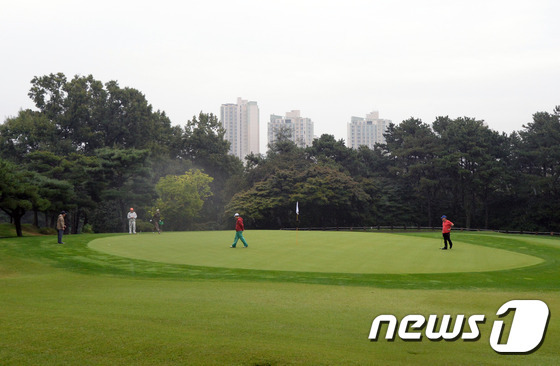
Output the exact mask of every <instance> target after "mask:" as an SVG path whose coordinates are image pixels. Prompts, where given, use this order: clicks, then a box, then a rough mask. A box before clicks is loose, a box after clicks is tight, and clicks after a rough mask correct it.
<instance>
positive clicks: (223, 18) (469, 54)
mask: <svg viewBox="0 0 560 366" xmlns="http://www.w3.org/2000/svg"><path fill="white" fill-rule="evenodd" d="M0 4H1V7H0V47H1V50H2V52H1V56H0V65H1V72H2V80H1V82H0V118H1V119H2V120H1V121H4V120H5V118H7V117H13V116H16V115H17V113H18V111H19V110H20V109H25V108H34V106H33V104H32V102H31V100H30V99H29V97H28V96H27V93H28V91H29V88H30V86H31V84H30V81H31V79H32V78H33V77H34V76H42V75H48V74H50V73H57V72H62V73H64V74H66V76H67V77H68V78H69V79H71V78H72V77H73V76H74V75H82V76H87V75H89V74H91V75H93V76H94V78H95V79H97V80H100V81H102V82H104V83H105V82H108V81H110V80H116V81H118V82H119V85H120V86H121V87H132V88H135V89H138V90H139V91H141V92H142V93H143V94H144V95H145V96H146V98H147V100H148V102H149V103H150V104H151V105H152V106H153V108H154V110H162V111H165V112H166V113H167V115H168V116H169V117H170V118H171V121H172V124H173V125H179V124H180V125H183V124H184V123H185V122H186V121H187V120H189V119H191V118H192V116H193V115H195V114H198V113H199V112H200V111H203V112H205V113H214V114H216V115H218V117H219V112H220V105H221V104H224V103H235V102H236V100H237V97H242V98H243V99H248V100H251V101H256V102H257V103H258V105H259V108H260V126H261V149H264V148H265V146H266V143H267V141H266V130H267V123H268V121H269V118H270V115H271V114H281V115H283V114H284V113H285V112H287V111H291V110H293V109H299V110H301V114H302V116H303V117H308V118H311V119H312V120H313V121H314V122H315V134H316V135H317V136H320V135H321V134H323V133H329V134H333V135H335V137H336V138H337V139H344V140H346V124H347V123H348V122H349V121H350V117H351V116H359V117H365V115H366V114H367V113H369V112H371V111H373V110H377V111H379V116H380V118H385V119H390V120H392V121H393V122H395V123H400V122H401V121H402V120H405V119H407V118H409V117H415V118H420V119H422V121H423V122H426V123H430V124H431V123H432V122H433V121H434V119H435V117H437V116H445V115H448V116H449V117H451V118H456V117H462V116H467V117H474V118H477V119H482V120H484V121H486V123H487V124H488V126H489V127H490V128H492V129H494V130H497V131H504V132H508V133H509V132H511V131H514V130H520V129H521V128H522V125H523V124H526V123H528V122H531V120H532V115H533V113H535V112H539V111H547V112H551V111H552V109H553V108H554V106H556V105H560V21H559V20H558V19H559V18H558V15H559V14H560V1H557V0H549V1H546V0H529V1H518V0H483V1H480V0H467V1H452V0H431V1H422V0H400V1H399V0H377V1H375V0H340V1H329V0H317V1H315V0H313V1H310V0H293V1H292V0H286V1H273V0H272V1H267V0H235V1H232V0H201V1H198V0H196V1H192V0H186V1H169V0H160V1H144V0H135V1H119V0H111V1H107V0H97V1H80V0H48V1H45V0H18V1H12V0H0ZM261 152H264V151H261Z"/></svg>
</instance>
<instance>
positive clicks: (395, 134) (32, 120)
mask: <svg viewBox="0 0 560 366" xmlns="http://www.w3.org/2000/svg"><path fill="white" fill-rule="evenodd" d="M31 84H32V86H31V89H30V92H29V97H30V98H31V99H32V100H33V102H34V103H35V106H36V107H37V110H21V111H19V113H18V115H17V116H16V117H12V118H7V119H6V120H5V121H4V123H3V124H2V125H0V209H1V210H2V211H3V212H4V213H5V214H7V215H8V216H9V217H10V219H11V220H12V222H14V223H15V224H16V228H21V221H22V220H23V219H24V218H25V217H30V213H31V217H32V221H33V224H35V225H36V226H46V227H53V226H54V221H55V219H56V216H57V214H58V212H60V210H62V209H64V210H67V211H69V212H70V215H68V217H69V227H70V228H71V230H72V232H74V233H78V232H80V231H81V228H82V227H84V226H85V225H87V227H88V228H89V227H90V226H91V227H93V230H94V231H96V232H112V231H124V230H125V229H126V213H127V212H128V210H129V208H130V207H134V208H135V210H136V211H137V213H138V217H139V220H140V224H142V223H147V222H148V221H149V219H151V217H152V214H153V213H154V212H155V209H156V208H159V209H160V210H161V214H162V217H163V218H165V222H166V224H165V228H166V229H168V230H185V229H221V228H229V227H231V225H232V224H233V220H232V219H231V216H232V214H233V213H234V212H239V213H241V214H242V215H243V216H244V218H245V221H246V225H247V227H253V228H280V227H294V226H298V225H299V226H307V227H310V226H314V227H328V226H335V227H340V226H376V225H407V226H437V225H439V216H441V215H442V214H447V215H448V216H450V217H451V218H452V220H453V221H454V222H455V223H456V225H458V226H462V227H469V228H470V227H479V228H496V229H497V228H501V229H516V230H541V231H543V230H544V231H560V183H559V178H560V107H556V108H555V109H554V111H553V112H552V113H547V112H538V113H535V114H534V115H533V118H532V121H530V122H528V123H527V124H526V125H524V126H523V129H522V130H521V131H517V132H514V133H512V134H510V135H507V134H505V133H498V132H496V131H493V130H491V129H490V128H489V127H488V126H487V125H486V124H485V123H484V122H483V121H481V120H477V119H474V118H467V117H464V118H456V119H451V118H449V117H438V118H436V119H435V121H434V122H433V123H432V124H428V123H424V122H422V121H421V120H418V119H415V118H410V119H408V120H405V121H402V122H401V123H399V124H391V125H390V126H389V128H388V130H387V132H386V134H385V138H386V143H384V144H380V145H377V146H376V148H375V149H369V148H367V147H360V148H359V149H357V150H354V149H349V148H347V147H346V146H345V144H344V141H343V140H336V139H335V138H334V136H332V135H323V136H321V137H319V138H317V139H315V140H314V142H313V145H312V146H309V147H307V148H301V147H298V146H296V145H295V144H294V143H292V142H291V141H290V140H289V139H288V137H287V136H280V138H279V139H278V141H277V142H276V143H275V144H273V145H271V146H269V149H268V151H267V153H266V154H265V155H254V154H251V155H249V156H247V158H246V161H245V165H244V164H243V162H241V161H240V160H239V159H237V158H235V157H233V156H231V155H228V153H227V152H228V149H229V143H228V142H227V141H225V140H224V132H225V131H224V130H223V128H222V126H221V124H220V122H219V121H218V119H217V118H216V116H214V115H212V114H205V113H202V112H201V113H200V115H199V116H194V117H193V118H192V120H189V121H187V122H186V123H185V127H180V126H172V125H171V121H170V120H169V118H168V117H167V116H166V114H165V112H161V111H153V109H152V106H151V105H150V104H149V103H148V102H147V100H146V98H145V96H144V95H143V94H142V93H140V92H139V91H137V90H135V89H132V88H121V87H120V86H119V85H118V83H117V82H115V81H110V82H107V83H105V84H103V83H101V82H100V81H97V80H95V79H94V78H93V77H92V76H91V75H90V76H87V77H83V76H75V77H74V78H73V79H72V80H68V79H67V78H66V76H65V75H64V74H60V73H59V74H50V75H47V76H42V77H35V78H34V79H33V80H32V81H31ZM296 202H299V208H300V215H299V217H297V216H296V214H295V205H296ZM141 226H142V225H141ZM19 230H21V229H19Z"/></svg>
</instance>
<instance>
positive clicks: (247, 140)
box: [220, 98, 259, 160]
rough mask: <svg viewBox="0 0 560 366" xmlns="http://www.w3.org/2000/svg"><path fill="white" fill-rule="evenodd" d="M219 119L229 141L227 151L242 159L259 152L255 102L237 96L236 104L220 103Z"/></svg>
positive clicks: (257, 117)
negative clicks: (229, 144)
mask: <svg viewBox="0 0 560 366" xmlns="http://www.w3.org/2000/svg"><path fill="white" fill-rule="evenodd" d="M220 120H221V122H222V126H223V127H224V129H225V130H226V134H225V136H224V137H225V139H226V140H227V141H229V142H230V143H231V146H230V148H229V153H230V154H232V155H235V156H237V157H238V158H239V159H241V160H243V159H245V157H246V156H247V155H249V154H250V153H255V154H258V153H259V107H258V106H257V102H249V101H247V100H243V99H241V98H237V104H222V107H221V108H220Z"/></svg>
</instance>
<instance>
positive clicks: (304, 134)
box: [268, 110, 313, 147]
mask: <svg viewBox="0 0 560 366" xmlns="http://www.w3.org/2000/svg"><path fill="white" fill-rule="evenodd" d="M280 132H287V133H288V136H289V138H290V140H292V141H293V142H295V143H296V145H298V146H299V147H306V146H310V145H311V144H313V121H312V120H311V119H310V118H304V117H301V115H300V111H298V110H293V111H291V112H286V116H285V117H282V116H277V115H274V114H271V115H270V122H268V143H269V144H273V143H275V142H276V140H277V138H278V134H279V133H280Z"/></svg>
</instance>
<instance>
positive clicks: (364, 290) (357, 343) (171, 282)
mask: <svg viewBox="0 0 560 366" xmlns="http://www.w3.org/2000/svg"><path fill="white" fill-rule="evenodd" d="M339 234H340V235H339ZM294 235H295V233H293V232H283V231H267V232H258V231H254V232H252V231H248V232H246V235H245V236H246V238H247V240H248V242H249V245H250V248H249V249H241V248H240V247H238V248H236V249H230V248H229V245H230V244H231V241H232V239H233V235H232V232H208V233H164V234H163V235H161V236H158V235H152V234H142V235H137V236H129V235H75V236H66V237H65V242H66V243H67V244H65V245H61V246H59V245H56V244H55V242H56V238H54V237H49V236H36V237H24V238H5V239H0V335H1V337H2V342H0V364H1V365H30V364H36V365H39V364H40V365H61V364H71V365H73V364H80V365H101V364H102V365H106V364H114V365H117V364H135V365H176V364H181V365H298V364H299V365H378V364H379V365H387V364H389V365H411V364H426V365H450V364H452V365H472V364H484V365H515V364H527V365H529V364H531V365H556V364H559V363H560V356H559V354H558V348H559V347H560V321H558V320H557V319H556V314H557V313H558V311H559V310H560V293H559V292H558V290H559V288H560V280H559V278H560V266H559V263H560V240H558V239H555V238H548V237H533V236H507V235H499V234H480V233H454V234H453V239H454V244H455V245H454V248H453V250H452V251H449V252H444V251H440V250H438V249H437V248H438V247H439V245H440V243H439V235H438V234H436V233H418V234H406V235H405V234H378V233H315V232H313V233H311V232H309V233H308V232H299V233H298V241H297V243H295V241H294V239H295V237H294ZM239 244H240V245H241V243H239ZM355 252H359V253H358V254H356V253H355ZM409 257H410V258H409ZM432 257H433V258H432ZM414 258H415V259H416V260H412V259H414ZM434 258H435V259H434ZM337 259H338V260H337ZM446 261H447V262H449V263H451V264H452V265H449V263H447V264H446V263H445V262H446ZM310 262H312V263H310ZM347 262H355V265H353V263H347ZM417 262H420V264H418V263H417ZM457 266H461V267H459V268H462V270H463V272H457V268H458V267H457ZM372 267H373V269H372ZM357 268H361V269H359V270H358V269H357ZM469 270H470V271H469ZM513 299H540V300H543V301H545V302H546V303H547V305H548V307H549V309H550V311H551V317H550V322H549V326H548V331H547V335H546V339H545V341H544V343H543V345H542V347H541V348H540V349H539V350H538V351H536V352H534V353H532V354H529V355H500V354H497V353H496V352H494V351H493V350H492V348H491V347H490V345H489V342H488V339H489V336H490V331H491V328H492V324H493V321H494V320H495V319H496V318H497V317H496V315H495V313H496V311H497V310H498V308H499V307H500V306H501V305H502V304H504V303H505V302H507V301H509V300H513ZM379 314H394V315H396V316H397V318H398V319H401V318H402V317H403V316H405V315H407V314H423V315H425V316H426V317H427V316H428V315H429V314H439V315H444V314H452V315H456V314H465V315H467V316H468V315H472V314H485V315H486V319H487V321H486V322H485V323H484V324H481V325H480V331H481V338H480V340H478V341H476V342H465V341H462V340H458V341H453V342H448V341H441V342H433V341H429V340H427V339H424V340H423V341H421V342H404V341H401V340H399V339H397V340H395V341H394V342H387V341H385V340H381V341H377V342H370V341H369V340H368V334H369V330H370V327H371V323H372V321H373V319H374V318H375V317H376V316H377V315H379ZM506 319H507V318H506Z"/></svg>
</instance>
